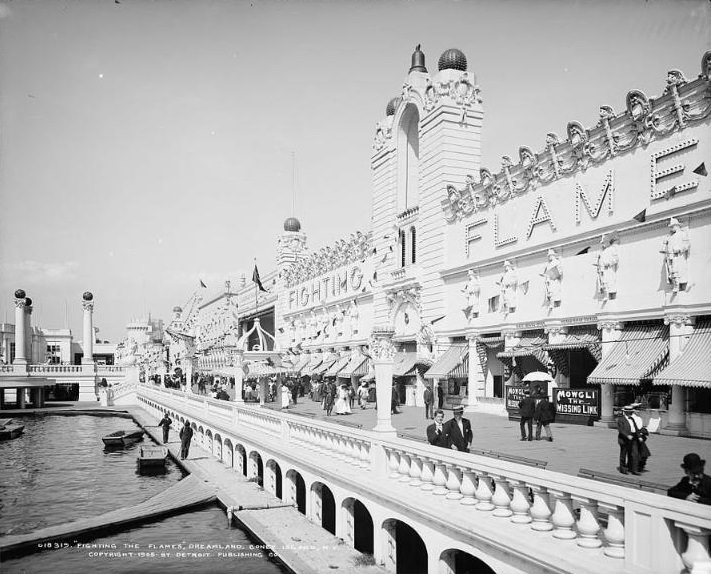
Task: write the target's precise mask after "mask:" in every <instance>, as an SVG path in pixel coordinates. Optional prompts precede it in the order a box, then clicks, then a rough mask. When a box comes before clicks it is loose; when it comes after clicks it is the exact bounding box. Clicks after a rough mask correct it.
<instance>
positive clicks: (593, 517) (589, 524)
mask: <svg viewBox="0 0 711 574" xmlns="http://www.w3.org/2000/svg"><path fill="white" fill-rule="evenodd" d="M575 500H577V501H578V503H579V504H580V519H579V520H578V534H579V535H580V536H579V537H578V540H577V542H578V546H582V547H583V548H600V546H602V542H601V541H600V538H599V537H598V533H599V532H600V523H599V522H598V520H597V518H598V512H597V500H592V499H590V498H584V497H578V496H576V497H575Z"/></svg>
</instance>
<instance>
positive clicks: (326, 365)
mask: <svg viewBox="0 0 711 574" xmlns="http://www.w3.org/2000/svg"><path fill="white" fill-rule="evenodd" d="M337 360H338V355H329V356H328V357H326V358H325V359H324V360H323V362H322V363H321V364H320V365H319V366H318V367H316V368H315V369H314V370H313V374H314V375H323V374H324V373H325V372H326V371H328V369H330V368H331V366H332V365H333V364H334V363H335V362H336V361H337Z"/></svg>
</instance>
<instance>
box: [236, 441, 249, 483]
mask: <svg viewBox="0 0 711 574" xmlns="http://www.w3.org/2000/svg"><path fill="white" fill-rule="evenodd" d="M235 454H236V455H237V460H236V461H235V463H236V465H237V470H239V471H240V473H242V476H247V451H246V450H245V449H244V447H243V446H242V445H241V444H238V445H235Z"/></svg>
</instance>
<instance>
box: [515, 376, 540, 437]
mask: <svg viewBox="0 0 711 574" xmlns="http://www.w3.org/2000/svg"><path fill="white" fill-rule="evenodd" d="M523 394H524V397H523V398H522V399H521V400H520V401H519V402H518V411H519V414H520V415H521V422H520V424H519V426H520V427H521V440H533V415H535V414H536V399H534V398H533V397H532V396H531V391H530V389H526V390H525V391H523ZM526 427H528V438H527V437H526Z"/></svg>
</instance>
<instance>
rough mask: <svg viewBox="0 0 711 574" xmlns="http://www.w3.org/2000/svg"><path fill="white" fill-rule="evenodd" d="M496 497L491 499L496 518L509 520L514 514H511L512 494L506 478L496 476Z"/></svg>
mask: <svg viewBox="0 0 711 574" xmlns="http://www.w3.org/2000/svg"><path fill="white" fill-rule="evenodd" d="M493 478H494V483H495V485H496V488H494V495H493V496H492V497H491V502H492V503H493V504H494V507H495V508H494V512H493V514H494V516H498V517H499V518H508V517H509V516H511V515H512V514H513V512H511V493H510V492H509V485H508V482H506V477H504V476H494V477H493Z"/></svg>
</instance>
